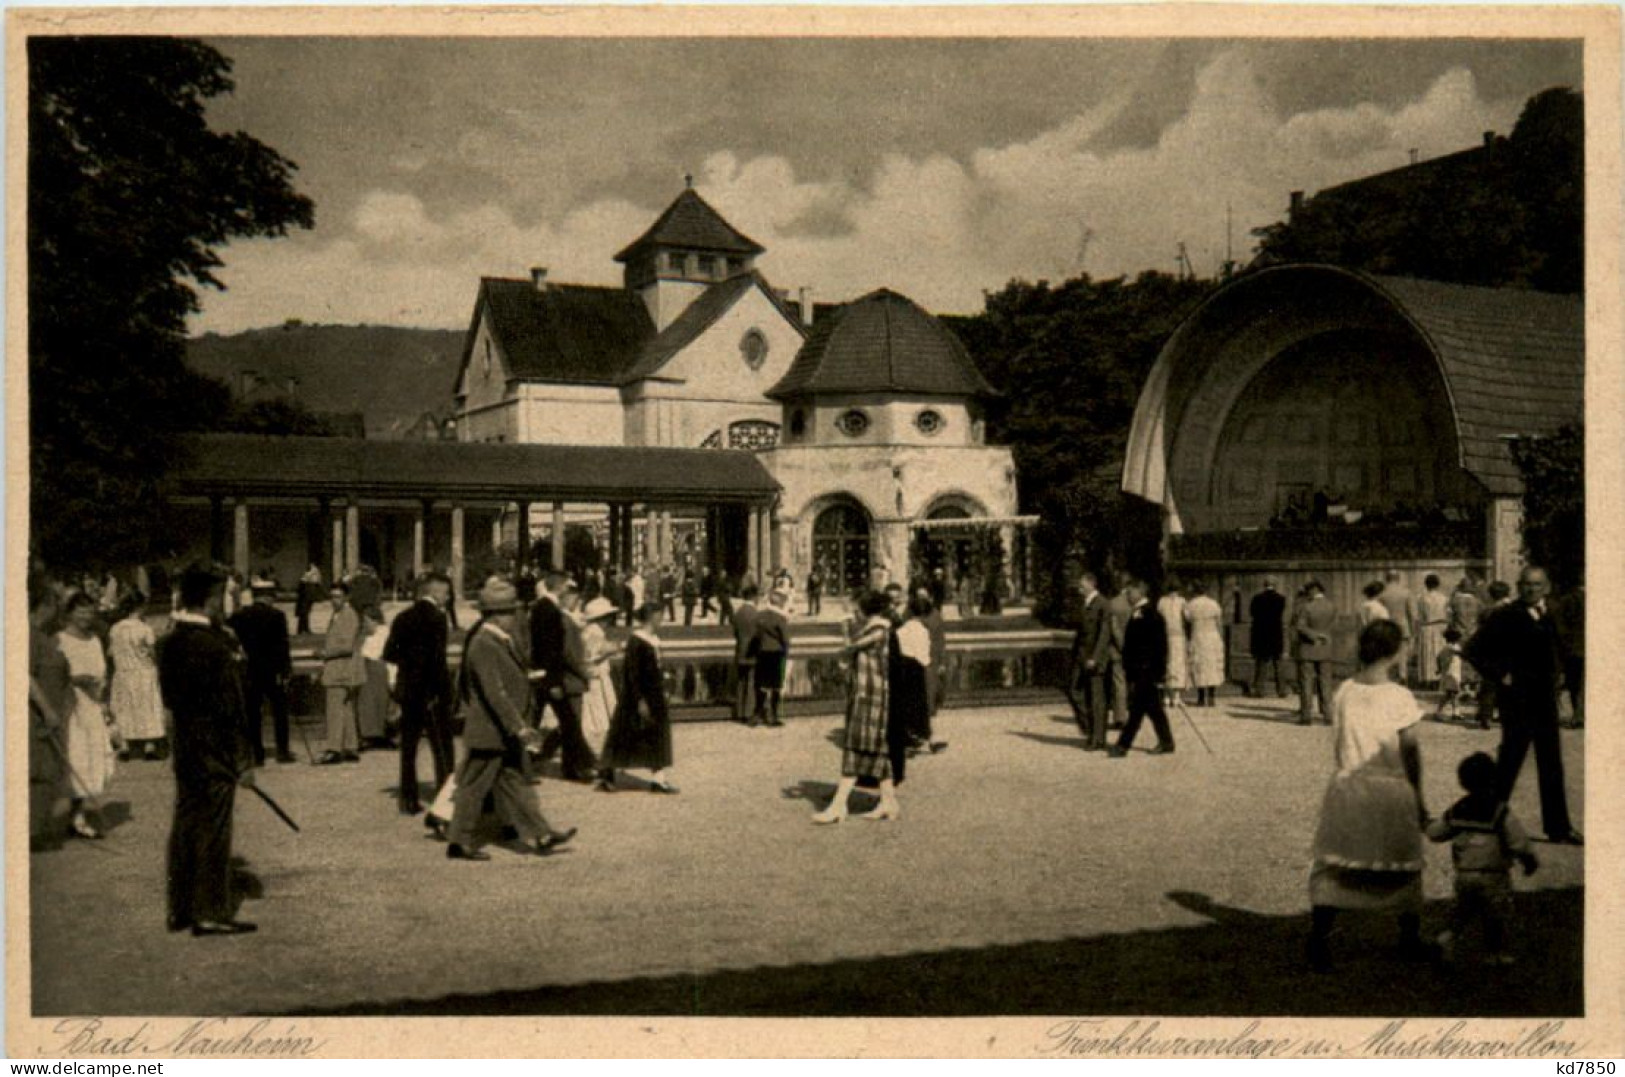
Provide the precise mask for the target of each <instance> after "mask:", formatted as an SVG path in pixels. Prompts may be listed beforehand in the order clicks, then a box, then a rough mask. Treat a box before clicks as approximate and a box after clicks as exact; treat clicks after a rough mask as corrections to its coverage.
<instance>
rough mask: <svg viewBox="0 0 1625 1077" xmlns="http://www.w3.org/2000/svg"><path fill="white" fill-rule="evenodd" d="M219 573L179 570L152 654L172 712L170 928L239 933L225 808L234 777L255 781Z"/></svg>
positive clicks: (243, 929)
mask: <svg viewBox="0 0 1625 1077" xmlns="http://www.w3.org/2000/svg"><path fill="white" fill-rule="evenodd" d="M224 590H225V579H224V577H222V576H220V575H218V574H217V573H216V572H214V571H213V570H212V569H208V568H204V567H202V566H193V567H192V568H189V569H187V571H186V572H185V574H184V575H182V577H181V587H180V600H181V609H180V612H178V613H176V614H175V630H174V632H172V633H171V634H170V636H169V637H168V638H167V639H166V640H165V641H164V644H163V647H162V648H161V650H160V653H159V658H158V686H159V691H160V692H161V693H162V695H163V700H164V706H166V707H168V708H169V710H170V712H171V713H172V714H173V716H174V726H175V729H174V765H175V822H174V825H173V827H172V828H171V829H170V834H169V930H171V931H184V930H186V929H188V928H190V929H191V931H192V934H193V935H196V936H207V935H242V934H246V933H248V932H250V931H253V930H255V927H254V925H253V924H250V923H244V922H243V921H240V920H237V919H234V912H235V909H234V908H233V902H232V892H231V817H232V809H233V807H234V805H235V801H236V793H237V786H238V784H242V785H245V786H248V785H252V784H253V781H254V771H253V759H252V756H251V754H250V751H249V746H248V743H247V739H246V738H245V736H244V732H245V722H244V711H243V683H242V673H241V671H240V670H239V668H238V667H239V662H238V660H237V658H236V656H235V654H234V652H233V648H232V645H231V641H230V640H229V639H228V638H227V637H226V635H225V633H224V632H223V631H222V630H220V629H219V628H217V627H215V625H216V622H217V621H218V619H219V617H220V614H221V609H222V605H223V602H224Z"/></svg>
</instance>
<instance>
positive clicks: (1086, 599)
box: [1066, 572, 1112, 752]
mask: <svg viewBox="0 0 1625 1077" xmlns="http://www.w3.org/2000/svg"><path fill="white" fill-rule="evenodd" d="M1078 597H1079V600H1080V601H1081V602H1082V603H1083V605H1082V607H1081V608H1080V610H1079V613H1078V632H1077V635H1075V636H1073V637H1072V666H1071V670H1070V672H1069V673H1068V675H1067V679H1066V699H1067V702H1068V703H1070V704H1072V716H1073V718H1075V719H1076V720H1077V723H1078V730H1079V731H1080V732H1082V733H1083V750H1084V751H1086V752H1098V751H1101V750H1102V749H1104V748H1105V747H1106V669H1107V666H1108V663H1109V662H1110V651H1111V644H1112V627H1111V621H1110V619H1109V618H1108V617H1107V614H1106V600H1105V598H1103V597H1102V596H1101V594H1100V586H1099V583H1098V581H1097V580H1096V578H1095V574H1094V573H1093V572H1085V573H1084V574H1083V577H1082V578H1081V579H1079V580H1078ZM1080 691H1081V693H1082V695H1083V700H1082V702H1081V703H1080V702H1079V700H1078V694H1079V692H1080Z"/></svg>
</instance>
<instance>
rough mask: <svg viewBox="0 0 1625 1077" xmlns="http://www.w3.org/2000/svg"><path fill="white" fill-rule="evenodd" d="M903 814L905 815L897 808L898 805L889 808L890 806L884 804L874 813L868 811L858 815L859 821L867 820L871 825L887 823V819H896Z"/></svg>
mask: <svg viewBox="0 0 1625 1077" xmlns="http://www.w3.org/2000/svg"><path fill="white" fill-rule="evenodd" d="M902 814H903V813H902V811H901V810H900V809H899V808H898V807H897V805H895V804H892V805H889V806H888V805H885V804H882V805H880V807H878V808H875V809H874V810H873V811H866V812H862V813H860V814H859V815H858V818H859V819H867V820H869V821H870V822H871V823H880V822H885V821H886V820H887V819H896V818H897V817H898V816H900V815H902Z"/></svg>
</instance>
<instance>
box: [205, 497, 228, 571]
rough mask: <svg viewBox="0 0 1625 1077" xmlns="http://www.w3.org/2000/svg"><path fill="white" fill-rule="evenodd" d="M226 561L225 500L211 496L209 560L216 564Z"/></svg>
mask: <svg viewBox="0 0 1625 1077" xmlns="http://www.w3.org/2000/svg"><path fill="white" fill-rule="evenodd" d="M225 559H226V516H225V504H224V502H223V500H222V499H221V498H220V497H219V496H217V495H215V494H210V495H209V560H211V561H214V562H216V563H218V562H221V561H224V560H225Z"/></svg>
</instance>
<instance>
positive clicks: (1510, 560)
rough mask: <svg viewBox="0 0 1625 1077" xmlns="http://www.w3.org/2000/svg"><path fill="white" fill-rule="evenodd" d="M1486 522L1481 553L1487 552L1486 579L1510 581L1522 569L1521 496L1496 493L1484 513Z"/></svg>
mask: <svg viewBox="0 0 1625 1077" xmlns="http://www.w3.org/2000/svg"><path fill="white" fill-rule="evenodd" d="M1485 517H1486V523H1487V524H1488V526H1489V535H1488V543H1487V545H1486V548H1485V551H1484V552H1485V553H1486V554H1487V555H1488V556H1489V562H1490V573H1491V575H1490V579H1492V580H1506V581H1507V582H1508V583H1511V582H1512V581H1513V580H1516V579H1517V578H1518V573H1520V572H1522V571H1523V565H1524V560H1523V499H1522V498H1518V497H1497V498H1495V499H1494V500H1492V501H1491V502H1490V508H1489V512H1488V513H1486V514H1485Z"/></svg>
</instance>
